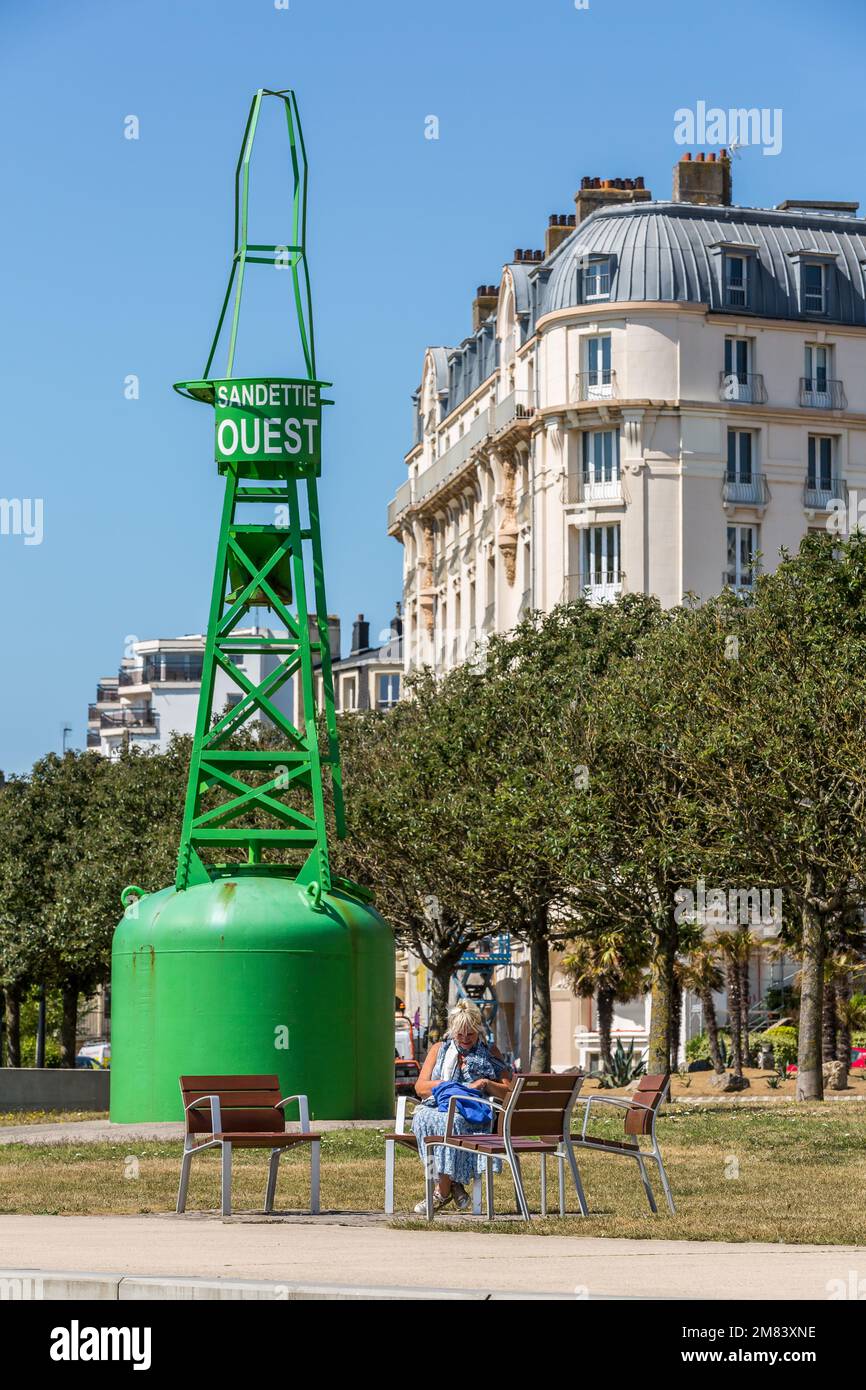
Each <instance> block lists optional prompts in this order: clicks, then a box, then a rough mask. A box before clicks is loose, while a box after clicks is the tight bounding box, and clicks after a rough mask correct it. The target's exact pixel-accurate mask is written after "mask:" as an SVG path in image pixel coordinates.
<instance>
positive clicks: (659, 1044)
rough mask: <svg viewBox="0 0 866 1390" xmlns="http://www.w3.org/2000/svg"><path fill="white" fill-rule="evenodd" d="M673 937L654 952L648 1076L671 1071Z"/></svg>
mask: <svg viewBox="0 0 866 1390" xmlns="http://www.w3.org/2000/svg"><path fill="white" fill-rule="evenodd" d="M676 959H677V951H676V937H675V936H673V935H672V934H670V933H666V934H665V935H664V936H662V937H661V938H660V940H659V942H658V946H657V948H656V957H655V961H654V969H653V981H652V996H651V1005H650V1035H649V1051H648V1056H647V1071H648V1072H649V1073H650V1074H651V1075H655V1074H657V1073H662V1074H665V1073H667V1072H668V1071H669V1070H670V1056H671V1013H672V1010H673V1008H674V996H675V986H676V972H675V966H676Z"/></svg>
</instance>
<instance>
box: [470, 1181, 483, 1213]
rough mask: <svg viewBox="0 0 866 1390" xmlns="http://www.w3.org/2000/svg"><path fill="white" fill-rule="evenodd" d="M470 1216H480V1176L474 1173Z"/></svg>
mask: <svg viewBox="0 0 866 1390" xmlns="http://www.w3.org/2000/svg"><path fill="white" fill-rule="evenodd" d="M472 1215H473V1216H480V1215H481V1174H480V1173H476V1174H475V1177H474V1178H473V1179H472Z"/></svg>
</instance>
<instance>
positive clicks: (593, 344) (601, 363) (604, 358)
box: [586, 333, 610, 386]
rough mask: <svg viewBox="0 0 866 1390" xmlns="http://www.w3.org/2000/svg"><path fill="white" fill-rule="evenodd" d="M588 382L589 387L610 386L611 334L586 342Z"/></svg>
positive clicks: (589, 339) (588, 339)
mask: <svg viewBox="0 0 866 1390" xmlns="http://www.w3.org/2000/svg"><path fill="white" fill-rule="evenodd" d="M586 380H587V385H589V386H609V385H610V334H609V333H605V334H602V335H601V336H600V337H598V338H587V340H586Z"/></svg>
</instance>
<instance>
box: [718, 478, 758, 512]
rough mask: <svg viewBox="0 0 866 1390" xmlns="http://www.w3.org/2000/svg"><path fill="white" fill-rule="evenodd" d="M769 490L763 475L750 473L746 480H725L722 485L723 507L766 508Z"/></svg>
mask: <svg viewBox="0 0 866 1390" xmlns="http://www.w3.org/2000/svg"><path fill="white" fill-rule="evenodd" d="M769 498H770V489H769V488H768V487H767V479H766V477H765V476H764V474H763V473H752V474H751V475H750V476H749V477H748V478H726V479H725V481H724V483H723V484H722V502H723V504H724V506H726V507H727V506H734V507H766V505H767V502H768V501H769Z"/></svg>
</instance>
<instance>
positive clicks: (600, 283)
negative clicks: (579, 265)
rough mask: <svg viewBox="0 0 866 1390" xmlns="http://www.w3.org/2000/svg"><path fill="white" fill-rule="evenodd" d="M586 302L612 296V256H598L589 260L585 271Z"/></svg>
mask: <svg viewBox="0 0 866 1390" xmlns="http://www.w3.org/2000/svg"><path fill="white" fill-rule="evenodd" d="M583 298H584V302H588V301H589V300H592V299H609V298H610V257H609V256H598V257H596V258H595V259H593V260H590V261H587V264H586V266H585V268H584V272H583Z"/></svg>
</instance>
